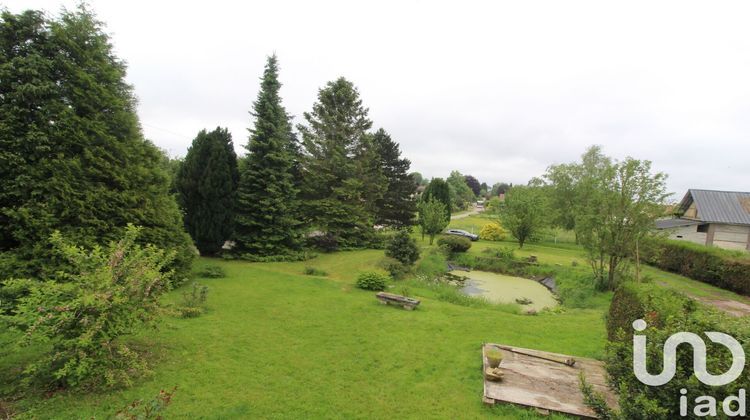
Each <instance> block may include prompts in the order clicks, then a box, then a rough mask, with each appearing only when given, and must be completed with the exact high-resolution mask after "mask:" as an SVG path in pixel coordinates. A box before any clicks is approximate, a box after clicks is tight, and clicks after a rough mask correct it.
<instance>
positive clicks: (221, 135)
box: [176, 127, 239, 255]
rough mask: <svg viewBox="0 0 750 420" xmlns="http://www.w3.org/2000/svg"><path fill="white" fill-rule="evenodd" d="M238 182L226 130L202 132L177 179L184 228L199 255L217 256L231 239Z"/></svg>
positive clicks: (232, 149) (229, 135) (235, 161)
mask: <svg viewBox="0 0 750 420" xmlns="http://www.w3.org/2000/svg"><path fill="white" fill-rule="evenodd" d="M238 181H239V172H238V170H237V155H236V154H235V153H234V144H233V143H232V135H231V134H230V133H229V130H227V129H226V128H221V127H217V128H216V129H215V130H214V131H211V132H210V133H209V132H206V130H201V131H200V132H199V133H198V136H196V137H195V140H193V144H192V146H190V148H189V149H188V152H187V155H186V156H185V160H184V161H183V162H182V164H181V165H180V169H179V170H178V172H177V180H176V186H177V190H178V192H179V199H180V204H181V206H182V209H183V212H184V214H185V228H186V229H187V231H188V233H189V234H190V236H191V237H192V238H193V241H195V246H197V247H198V250H199V251H200V252H201V254H204V255H214V254H216V253H217V252H219V251H220V250H221V247H222V245H223V244H224V241H226V240H227V239H230V237H231V235H232V232H233V227H234V202H235V194H236V192H237V182H238Z"/></svg>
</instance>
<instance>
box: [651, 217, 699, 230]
mask: <svg viewBox="0 0 750 420" xmlns="http://www.w3.org/2000/svg"><path fill="white" fill-rule="evenodd" d="M702 223H703V222H701V221H700V220H690V219H680V218H676V219H658V220H657V221H656V228H657V229H671V228H676V227H681V226H692V225H700V224H702Z"/></svg>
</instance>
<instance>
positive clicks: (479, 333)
mask: <svg viewBox="0 0 750 420" xmlns="http://www.w3.org/2000/svg"><path fill="white" fill-rule="evenodd" d="M380 258H382V251H352V252H341V253H336V254H329V255H324V256H321V257H319V258H317V259H314V260H312V261H308V262H307V263H270V264H260V263H246V262H240V261H215V260H207V259H201V260H199V261H198V262H197V265H198V266H200V265H203V264H207V263H217V264H220V265H222V266H223V267H224V268H225V269H226V270H227V273H228V276H227V277H226V278H222V279H211V280H208V279H206V280H200V282H201V283H205V284H207V285H208V286H209V287H210V288H211V292H210V295H209V303H210V311H209V312H208V313H207V314H205V315H203V316H201V317H199V318H195V319H178V318H167V319H165V320H164V321H163V323H162V325H161V327H160V328H159V330H158V331H148V332H144V333H143V334H142V336H141V337H139V338H138V341H139V342H140V343H141V345H142V346H143V347H144V348H148V349H149V350H150V351H151V352H152V354H153V356H152V357H153V368H154V373H153V375H151V376H150V377H148V378H147V379H145V380H142V381H140V382H139V383H137V384H136V385H135V386H133V387H132V388H129V389H127V390H122V391H116V392H112V393H106V394H96V395H76V394H69V393H59V394H56V395H54V396H52V397H51V398H39V397H30V398H27V399H25V400H22V401H20V402H18V403H17V405H16V409H17V411H25V414H26V415H28V416H30V417H37V418H90V417H92V416H93V417H96V418H108V417H110V416H112V414H113V413H114V412H115V411H117V410H118V409H119V408H121V407H123V406H124V405H126V404H127V403H129V402H131V401H133V400H135V399H140V398H147V399H148V398H151V397H152V396H154V395H156V393H157V392H158V390H159V389H161V388H171V387H173V386H177V387H178V390H177V393H176V394H175V397H174V399H173V402H172V404H171V405H170V407H169V409H168V410H169V411H168V412H167V413H168V418H172V417H179V418H234V417H264V418H280V417H284V418H321V417H326V418H328V417H339V418H355V417H360V418H362V417H366V418H372V417H376V418H384V417H398V418H400V417H411V418H429V417H433V418H434V417H441V418H474V417H484V416H490V415H492V416H499V417H505V418H523V417H529V418H533V417H536V415H535V414H533V413H531V412H529V411H527V410H523V409H518V408H514V407H499V408H487V407H485V406H483V405H482V403H481V393H482V373H481V371H480V366H481V365H480V363H481V362H480V346H481V344H482V343H484V342H501V343H507V344H511V345H517V346H524V347H533V348H538V349H544V350H549V351H554V352H561V353H569V354H573V355H578V356H588V357H601V356H602V354H603V351H604V337H605V331H604V322H603V317H602V311H600V310H568V311H566V312H565V313H562V314H547V313H545V314H541V315H537V316H525V315H513V314H508V313H504V312H500V311H497V310H493V309H491V308H475V307H465V306H458V305H454V304H450V303H445V302H441V301H438V300H434V299H430V298H424V297H423V298H422V299H423V302H422V305H421V306H420V308H419V309H418V310H416V311H413V312H410V311H404V310H401V309H399V308H394V307H390V306H382V305H380V304H379V303H378V302H377V301H376V299H374V297H373V293H371V292H365V291H361V290H358V289H355V288H353V287H352V283H353V280H354V278H355V277H356V274H357V272H358V271H361V270H365V269H369V268H371V267H372V264H375V263H377V261H379V259H380ZM304 265H314V266H315V267H318V268H322V269H324V270H326V271H327V272H328V273H329V276H327V277H312V276H305V275H301V274H300V272H301V270H302V267H304ZM179 293H180V291H175V292H173V293H172V296H171V297H172V298H176V297H177V296H178V294H179ZM413 294H415V295H417V296H419V295H420V290H418V289H416V290H413ZM4 338H6V339H7V338H9V337H7V335H6V337H4ZM22 359H24V356H21V355H19V354H18V353H14V352H12V355H11V354H3V357H2V361H0V363H1V364H2V370H3V372H4V373H5V374H10V375H12V374H13V372H14V371H13V368H14V367H15V366H17V365H18V363H19V362H20V361H21V360H22ZM5 379H8V378H7V377H6V378H5Z"/></svg>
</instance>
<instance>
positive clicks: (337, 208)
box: [298, 78, 374, 248]
mask: <svg viewBox="0 0 750 420" xmlns="http://www.w3.org/2000/svg"><path fill="white" fill-rule="evenodd" d="M367 112H368V110H367V108H365V107H363V106H362V100H361V99H360V98H359V92H358V91H357V89H356V88H355V87H354V85H353V84H352V83H351V82H349V81H348V80H346V79H344V78H339V79H338V80H336V81H333V82H328V83H327V84H326V86H325V87H324V88H322V89H321V90H320V91H319V92H318V101H317V102H316V103H315V104H314V105H313V110H312V112H306V113H305V114H304V116H305V120H307V125H299V126H298V128H299V131H300V132H301V134H302V146H303V150H304V153H303V155H304V159H303V197H304V200H303V205H304V210H305V215H306V216H307V217H308V221H309V222H310V223H311V225H312V226H313V227H314V228H315V229H318V230H320V231H322V232H323V233H324V234H325V235H326V238H327V242H328V243H330V244H331V245H330V247H331V248H335V247H342V246H343V247H357V246H363V245H366V244H367V242H368V241H369V240H370V239H371V236H372V233H373V223H374V214H373V213H372V212H371V211H369V209H368V207H367V205H368V203H366V197H367V196H368V193H369V192H370V191H368V188H367V187H366V185H365V182H364V180H363V174H364V173H366V172H368V170H365V169H364V168H367V166H368V162H366V161H365V159H367V158H368V156H371V155H370V153H368V152H367V150H368V149H367V148H368V145H366V144H365V143H366V142H367V141H368V134H367V130H368V129H370V127H371V126H372V122H371V121H370V120H369V119H368V117H367Z"/></svg>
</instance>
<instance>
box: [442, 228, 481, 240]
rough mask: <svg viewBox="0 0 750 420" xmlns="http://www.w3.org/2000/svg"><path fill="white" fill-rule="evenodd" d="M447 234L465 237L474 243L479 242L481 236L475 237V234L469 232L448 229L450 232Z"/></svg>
mask: <svg viewBox="0 0 750 420" xmlns="http://www.w3.org/2000/svg"><path fill="white" fill-rule="evenodd" d="M445 234H446V235H456V236H463V237H465V238H469V239H471V240H472V241H478V240H479V235H475V234H473V233H469V232H467V231H465V230H461V229H448V230H446V231H445Z"/></svg>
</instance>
